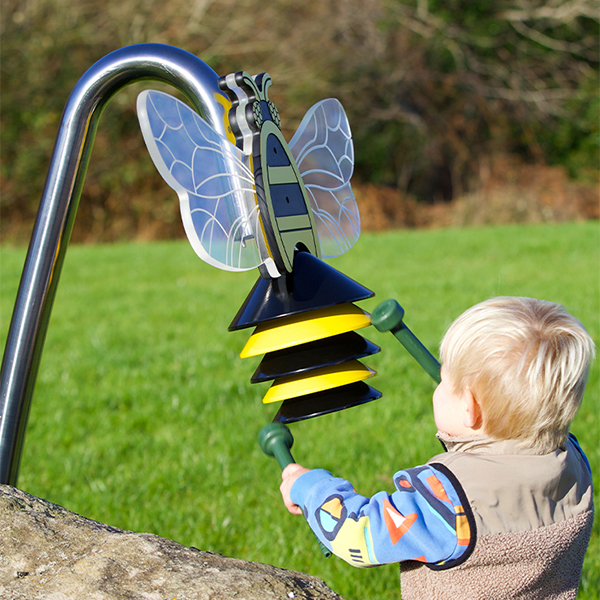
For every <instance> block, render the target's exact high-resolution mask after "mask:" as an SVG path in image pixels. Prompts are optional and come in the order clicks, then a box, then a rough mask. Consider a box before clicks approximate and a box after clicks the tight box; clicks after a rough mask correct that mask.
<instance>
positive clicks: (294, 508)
mask: <svg viewBox="0 0 600 600" xmlns="http://www.w3.org/2000/svg"><path fill="white" fill-rule="evenodd" d="M308 471H310V469H306V468H304V467H303V466H302V465H299V464H296V463H291V464H289V465H288V466H287V467H286V468H285V469H284V470H283V471H282V472H281V479H282V480H283V481H282V483H281V485H280V486H279V491H280V492H281V497H282V498H283V503H284V504H285V506H286V508H287V509H288V510H289V511H290V512H291V513H292V514H293V515H301V514H302V508H300V507H299V506H298V505H297V504H294V503H293V502H292V499H291V498H290V490H291V489H292V486H293V485H294V482H295V481H296V479H298V477H300V475H304V473H308Z"/></svg>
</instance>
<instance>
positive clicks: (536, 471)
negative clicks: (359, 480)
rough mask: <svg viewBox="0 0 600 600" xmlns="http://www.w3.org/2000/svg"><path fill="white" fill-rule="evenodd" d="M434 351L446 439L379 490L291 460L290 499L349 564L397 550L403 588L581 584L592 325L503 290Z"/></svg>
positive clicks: (521, 588)
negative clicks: (579, 424)
mask: <svg viewBox="0 0 600 600" xmlns="http://www.w3.org/2000/svg"><path fill="white" fill-rule="evenodd" d="M440 351H441V352H440V353H441V359H442V381H441V383H440V385H439V386H438V387H437V389H436V390H435V393H434V395H433V414H434V419H435V424H436V426H437V428H438V430H439V431H438V434H437V437H438V438H439V439H440V441H441V442H442V445H443V446H444V448H445V450H446V452H445V453H443V454H439V455H437V456H434V457H433V458H432V459H431V460H429V461H428V463H427V464H426V465H423V466H418V467H413V468H410V469H405V470H402V471H399V472H398V473H396V474H395V475H394V484H395V487H396V491H394V492H393V493H392V494H387V493H386V492H380V493H378V494H376V495H375V496H373V497H372V498H366V497H364V496H361V495H359V494H357V493H356V492H355V491H354V490H353V488H352V485H351V484H350V483H349V482H348V481H345V480H343V479H338V478H335V477H333V476H332V475H331V473H329V472H327V471H324V470H322V469H315V470H308V469H305V468H304V467H302V466H301V465H298V464H291V465H288V467H287V468H286V469H285V470H284V471H283V474H282V478H283V483H282V484H281V494H282V496H283V500H284V503H285V505H286V507H287V508H288V510H289V511H290V512H291V513H292V514H298V515H299V514H304V515H305V516H306V519H307V520H308V522H309V524H310V526H311V528H312V529H313V531H314V532H315V534H316V535H317V536H318V537H319V539H320V540H321V541H322V542H323V543H324V544H325V545H326V546H327V547H328V548H330V549H331V550H332V551H333V552H334V553H335V554H337V555H338V556H340V557H341V558H343V559H344V560H346V561H347V562H349V563H350V564H352V565H355V566H362V567H366V566H371V565H376V564H383V563H390V562H401V563H402V564H401V589H402V599H403V600H410V599H412V598H423V599H427V600H432V599H437V598H451V599H452V600H457V599H459V598H468V599H469V600H474V599H484V598H489V599H490V600H500V599H508V598H561V599H562V598H575V596H576V593H577V588H578V585H579V580H580V577H581V568H582V563H583V557H584V554H585V551H586V548H587V545H588V542H589V538H590V533H591V528H592V521H593V500H592V483H591V474H590V468H589V464H588V462H587V459H586V458H585V455H584V454H583V452H582V451H581V449H580V448H579V446H578V444H577V441H576V440H575V438H574V437H573V436H571V435H569V433H568V430H569V425H570V423H571V421H572V419H573V417H574V416H575V413H576V412H577V410H578V408H579V406H580V404H581V400H582V396H583V392H584V388H585V384H586V380H587V375H588V371H589V367H590V362H591V360H592V357H593V354H594V344H593V342H592V340H591V338H590V336H589V335H588V333H587V332H586V331H585V329H584V328H583V326H582V325H581V324H580V323H579V321H577V320H576V319H575V318H574V317H572V316H571V315H570V314H568V313H567V312H566V311H565V310H564V309H563V308H562V307H561V306H560V305H558V304H554V303H551V302H546V301H543V300H534V299H531V298H510V297H500V298H494V299H491V300H488V301H486V302H482V303H481V304H478V305H476V306H474V307H472V308H471V309H469V310H467V311H466V312H465V313H464V314H463V315H461V316H460V317H459V318H458V319H457V320H456V321H455V322H454V323H453V324H452V325H451V326H450V328H449V329H448V331H447V333H446V335H445V336H444V339H443V340H442V343H441V348H440ZM400 444H401V441H400V442H399V445H400Z"/></svg>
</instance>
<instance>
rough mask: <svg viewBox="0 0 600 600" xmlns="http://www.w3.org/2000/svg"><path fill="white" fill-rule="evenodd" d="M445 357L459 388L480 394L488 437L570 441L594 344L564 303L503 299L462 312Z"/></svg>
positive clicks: (543, 447) (540, 443) (528, 442)
mask: <svg viewBox="0 0 600 600" xmlns="http://www.w3.org/2000/svg"><path fill="white" fill-rule="evenodd" d="M440 355H441V360H442V364H443V365H444V370H445V372H446V373H448V375H449V378H450V380H451V381H452V382H453V385H454V390H453V391H454V392H460V391H462V390H464V389H465V388H469V389H470V390H471V391H472V393H473V395H474V396H475V399H476V400H477V402H478V403H479V406H480V409H481V413H482V418H483V428H484V430H485V433H486V434H487V435H489V436H491V437H493V438H496V439H501V440H503V439H516V440H518V441H519V442H521V444H522V445H523V446H525V447H528V448H531V449H533V450H535V451H537V452H541V453H547V452H552V451H553V450H554V449H555V448H557V447H564V444H565V441H566V437H567V435H568V431H569V425H570V423H571V421H572V420H573V418H574V417H575V414H576V413H577V410H578V409H579V406H580V404H581V400H582V397H583V392H584V389H585V385H586V382H587V377H588V372H589V368H590V363H591V360H592V358H593V356H594V343H593V341H592V339H591V338H590V336H589V334H588V333H587V331H586V330H585V328H584V327H583V325H582V324H581V323H580V322H579V321H578V320H577V319H575V318H574V317H573V316H572V315H570V314H569V313H568V312H567V311H566V310H565V309H564V308H563V307H562V306H561V305H560V304H555V303H553V302H547V301H545V300H535V299H533V298H517V297H498V298H492V299H490V300H486V301H485V302H481V303H480V304H477V305H475V306H473V307H472V308H470V309H469V310H467V311H466V312H464V313H463V314H462V315H461V316H460V317H458V319H456V321H454V323H452V325H451V326H450V327H449V329H448V331H447V332H446V334H445V336H444V338H443V340H442V343H441V346H440Z"/></svg>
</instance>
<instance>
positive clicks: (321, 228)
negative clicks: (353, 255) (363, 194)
mask: <svg viewBox="0 0 600 600" xmlns="http://www.w3.org/2000/svg"><path fill="white" fill-rule="evenodd" d="M289 147H290V150H291V151H292V155H293V156H294V158H295V160H296V164H297V165H298V168H299V170H300V173H301V175H302V181H303V182H304V185H305V187H306V189H307V191H308V194H309V197H310V202H311V208H312V211H313V214H314V216H315V223H316V227H317V234H318V236H319V242H320V244H321V254H322V256H323V257H324V258H333V257H335V256H340V254H343V253H344V252H347V251H348V250H349V249H350V248H351V247H352V246H353V245H354V244H355V242H356V240H357V239H358V237H359V235H360V215H359V212H358V205H357V204H356V199H355V198H354V194H353V193H352V188H351V187H350V178H351V177H352V172H353V170H354V147H353V145H352V134H351V132H350V124H349V123H348V118H347V117H346V113H345V112H344V109H343V107H342V105H341V104H340V102H339V101H338V100H335V99H333V98H330V99H328V100H322V101H321V102H318V103H317V104H315V105H314V106H313V107H312V108H311V109H310V110H309V111H308V112H307V113H306V115H305V116H304V119H302V122H301V123H300V127H298V131H296V133H295V134H294V137H293V138H292V140H291V141H290V143H289Z"/></svg>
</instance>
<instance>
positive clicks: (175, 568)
mask: <svg viewBox="0 0 600 600" xmlns="http://www.w3.org/2000/svg"><path fill="white" fill-rule="evenodd" d="M0 598H7V599H10V600H37V599H42V598H44V599H45V600H70V599H77V600H83V599H85V600H109V599H110V600H112V599H117V598H119V599H123V598H125V599H127V600H137V599H140V600H142V599H143V600H163V599H165V600H167V599H168V600H174V599H177V600H184V599H185V600H229V599H231V600H234V599H235V600H279V599H281V600H290V599H297V600H343V599H342V597H341V596H339V595H338V594H336V593H334V592H333V591H331V590H330V589H329V588H328V587H327V586H326V585H325V584H324V583H323V582H322V581H321V580H320V579H317V578H315V577H312V576H310V575H305V574H304V573H298V572H295V571H287V570H285V569H278V568H276V567H272V566H270V565H263V564H259V563H253V562H246V561H243V560H238V559H233V558H227V557H225V556H221V555H220V554H215V553H213V552H204V551H202V550H198V549H196V548H189V547H186V546H183V545H181V544H178V543H177V542H174V541H171V540H168V539H165V538H161V537H159V536H157V535H153V534H148V533H133V532H131V531H124V530H122V529H117V528H116V527H110V526H109V525H104V524H102V523H98V522H96V521H92V520H90V519H86V518H85V517H81V516H79V515H77V514H75V513H73V512H70V511H68V510H66V509H64V508H62V507H61V506H58V505H56V504H51V503H50V502H46V501H45V500H41V499H39V498H36V497H34V496H31V495H29V494H26V493H25V492H23V491H20V490H18V489H15V488H13V487H10V486H6V485H0Z"/></svg>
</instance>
